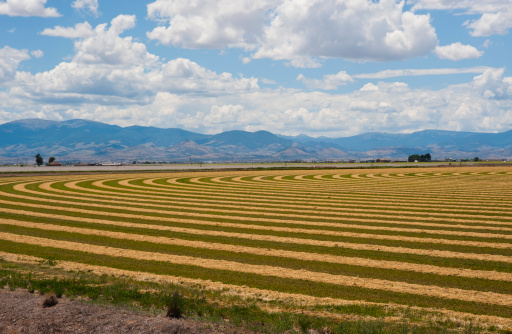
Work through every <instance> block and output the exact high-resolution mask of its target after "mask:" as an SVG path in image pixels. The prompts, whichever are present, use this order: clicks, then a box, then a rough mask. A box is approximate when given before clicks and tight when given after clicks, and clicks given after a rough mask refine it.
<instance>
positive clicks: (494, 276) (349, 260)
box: [0, 219, 512, 282]
mask: <svg viewBox="0 0 512 334" xmlns="http://www.w3.org/2000/svg"><path fill="white" fill-rule="evenodd" d="M113 223H114V222H113ZM0 224H2V225H3V224H5V225H13V226H20V227H27V228H32V229H41V230H49V231H59V232H68V233H78V234H83V235H96V236H104V237H109V238H114V239H123V240H132V241H141V242H150V243H156V244H167V245H174V246H183V247H193V248H200V249H208V250H215V251H227V252H233V253H245V254H253V255H261V256H274V257H284V258H290V259H295V260H303V261H316V262H328V263H336V264H345V265H353V266H361V267H371V268H380V269H392V270H401V271H414V272H419V273H429V274H436V275H445V276H459V277H468V278H482V279H488V280H496V281H507V282H512V273H504V272H497V271H485V270H472V269H462V268H450V267H438V266H433V265H424V264H415V263H407V262H398V261H386V260H371V259H366V258H357V257H345V256H336V255H330V254H317V253H310V252H298V251H287V250H280V249H269V248H258V247H248V246H241V245H230V244H223V243H214V242H205V241H195V240H186V239H180V238H177V237H175V236H169V237H159V236H148V235H141V234H135V233H124V232H112V231H105V230H96V229H87V228H79V227H70V226H62V225H53V224H46V223H32V222H27V221H20V220H14V219H0ZM115 225H117V226H125V227H140V225H141V224H129V223H124V224H115ZM126 225H128V226H126ZM132 225H135V226H132ZM144 227H146V226H144ZM178 231H179V232H185V231H183V229H180V230H178ZM187 232H190V230H187ZM193 232H196V233H200V231H193Z"/></svg>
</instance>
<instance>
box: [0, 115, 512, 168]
mask: <svg viewBox="0 0 512 334" xmlns="http://www.w3.org/2000/svg"><path fill="white" fill-rule="evenodd" d="M429 152H430V153H431V154H432V157H433V158H434V159H445V158H453V159H457V158H473V157H474V156H478V157H480V158H482V159H490V158H512V131H507V132H503V133H475V132H456V131H444V130H424V131H419V132H415V133H411V134H388V133H365V134H360V135H356V136H351V137H344V138H327V137H319V138H314V137H309V136H306V135H300V136H296V137H289V136H280V135H275V134H273V133H270V132H268V131H257V132H246V131H240V130H234V131H226V132H222V133H219V134H215V135H205V134H200V133H195V132H190V131H186V130H183V129H176V128H171V129H161V128H155V127H144V126H130V127H124V128H123V127H120V126H117V125H109V124H105V123H101V122H95V121H88V120H81V119H74V120H68V121H62V122H58V121H48V120H40V119H25V120H18V121H14V122H10V123H5V124H2V125H0V162H4V163H5V162H10V163H12V162H15V161H16V160H19V159H21V160H23V159H25V160H27V161H30V162H32V158H33V156H35V154H37V153H41V154H42V155H43V156H44V157H49V156H55V157H57V159H58V160H60V161H81V162H97V161H108V160H112V161H120V160H122V161H124V162H129V161H130V162H131V161H133V160H137V161H145V160H150V161H189V160H190V159H194V160H195V161H197V160H200V161H273V160H312V159H315V160H350V159H363V160H367V159H379V158H380V159H393V160H395V159H400V160H405V159H407V156H408V155H410V154H415V153H419V154H424V153H429Z"/></svg>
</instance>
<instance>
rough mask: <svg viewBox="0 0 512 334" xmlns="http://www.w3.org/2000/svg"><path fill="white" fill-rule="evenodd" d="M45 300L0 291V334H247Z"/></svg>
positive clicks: (110, 308)
mask: <svg viewBox="0 0 512 334" xmlns="http://www.w3.org/2000/svg"><path fill="white" fill-rule="evenodd" d="M44 298H45V297H44V296H41V295H38V294H29V293H27V292H25V291H20V290H18V291H7V290H1V289H0V334H14V333H34V334H36V333H97V334H100V333H109V334H110V333H180V334H187V333H248V332H247V331H242V330H240V329H236V328H234V327H232V326H231V325H229V324H225V323H219V324H206V323H203V322H199V321H196V320H191V319H169V318H167V317H165V313H164V312H162V314H159V315H156V316H155V315H149V314H145V313H142V312H137V311H132V310H127V309H123V308H120V307H114V306H99V305H94V304H90V303H86V302H81V301H77V300H70V299H68V298H61V299H59V303H58V304H57V305H56V306H53V307H47V308H44V307H43V306H42V303H43V300H44Z"/></svg>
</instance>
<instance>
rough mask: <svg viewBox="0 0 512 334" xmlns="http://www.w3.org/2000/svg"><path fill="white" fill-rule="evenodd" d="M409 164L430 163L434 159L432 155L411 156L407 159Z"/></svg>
mask: <svg viewBox="0 0 512 334" xmlns="http://www.w3.org/2000/svg"><path fill="white" fill-rule="evenodd" d="M407 161H408V162H416V161H418V162H429V161H432V157H431V156H430V153H427V154H421V155H420V154H413V155H410V156H409V158H408V159H407Z"/></svg>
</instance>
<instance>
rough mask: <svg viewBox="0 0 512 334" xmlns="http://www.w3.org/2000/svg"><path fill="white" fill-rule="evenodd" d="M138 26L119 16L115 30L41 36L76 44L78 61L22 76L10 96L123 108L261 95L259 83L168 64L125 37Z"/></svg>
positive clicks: (188, 64)
mask: <svg viewBox="0 0 512 334" xmlns="http://www.w3.org/2000/svg"><path fill="white" fill-rule="evenodd" d="M135 24H136V22H135V16H131V15H119V16H117V17H115V18H114V19H113V20H112V21H111V23H110V26H109V25H108V24H99V25H97V26H96V27H94V28H93V27H91V26H90V25H89V24H88V23H87V22H85V23H80V24H77V25H75V27H55V28H52V29H45V30H44V31H43V32H41V34H44V35H48V36H55V37H65V38H72V39H75V44H74V47H75V55H74V56H73V58H72V60H71V61H69V62H62V63H60V64H58V65H57V66H55V68H53V69H51V70H49V71H44V72H39V73H36V74H31V73H29V72H18V73H17V74H16V80H17V83H18V84H19V85H18V87H16V88H15V89H14V88H13V89H11V91H10V93H11V94H12V95H13V96H24V97H25V98H26V99H33V100H34V101H39V102H40V103H52V104H66V103H85V104H93V103H98V104H110V105H123V104H131V103H147V100H148V99H151V98H152V97H154V96H155V95H157V94H158V93H160V92H169V93H172V94H175V93H180V94H198V95H208V94H218V95H222V94H225V93H226V92H230V93H234V92H240V91H244V90H253V89H258V83H257V79H254V78H243V77H233V76H232V75H231V74H229V73H220V74H219V73H216V72H214V71H210V70H207V69H205V68H204V67H202V66H200V65H198V64H197V63H195V62H193V61H190V60H188V59H183V58H178V59H173V60H170V61H167V62H163V61H162V60H161V59H160V58H159V57H158V56H155V55H154V54H151V53H149V52H148V51H147V49H146V46H145V45H144V44H143V43H140V42H136V41H134V40H133V38H132V37H131V36H126V37H123V36H121V35H122V34H124V33H126V31H127V30H128V29H131V28H133V27H134V26H135ZM11 58H12V57H11ZM10 68H12V69H15V66H13V65H12V66H10ZM11 72H12V71H11Z"/></svg>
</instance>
